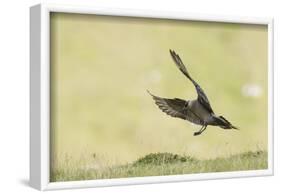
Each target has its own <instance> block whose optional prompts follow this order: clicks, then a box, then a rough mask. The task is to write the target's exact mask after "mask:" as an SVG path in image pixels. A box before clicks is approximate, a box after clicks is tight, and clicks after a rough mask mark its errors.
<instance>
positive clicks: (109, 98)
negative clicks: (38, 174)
mask: <svg viewBox="0 0 281 194" xmlns="http://www.w3.org/2000/svg"><path fill="white" fill-rule="evenodd" d="M169 49H173V50H175V51H176V52H177V53H178V54H179V55H180V57H181V58H182V60H183V61H184V63H185V64H186V65H187V68H188V70H189V71H190V74H191V75H192V77H193V78H194V79H195V80H197V82H198V83H199V84H200V85H201V86H202V88H203V89H204V91H205V92H206V94H207V96H208V98H209V100H210V102H211V105H212V107H213V109H214V111H215V113H216V114H218V115H223V116H224V117H225V118H227V119H228V120H230V121H231V122H232V123H233V124H234V125H236V126H238V127H239V128H240V131H236V130H223V129H221V128H218V127H212V126H209V127H208V128H207V130H206V131H205V132H204V133H203V134H202V135H201V136H198V137H194V136H193V132H195V131H196V130H198V129H199V128H200V126H196V125H192V124H191V123H189V122H187V121H183V120H180V119H176V118H172V117H168V116H166V115H165V114H164V113H162V112H161V111H160V110H159V109H158V107H157V106H156V105H155V104H154V102H153V100H152V98H151V97H150V96H149V95H148V94H147V92H146V90H147V89H149V90H150V91H151V92H152V93H153V94H155V95H158V96H161V97H169V98H174V97H178V98H182V99H194V98H196V97H197V94H196V91H195V89H194V87H193V85H192V84H191V82H190V81H188V80H187V79H186V78H185V77H184V76H183V75H182V74H181V72H180V71H179V70H178V69H177V68H176V66H175V64H174V63H173V61H172V59H171V57H170V54H169ZM267 57H268V56H267V26H265V25H249V24H247V25H246V24H230V23H214V22H193V21H179V20H165V19H145V18H133V17H111V16H96V15H80V14H67V13H52V14H51V126H52V127H51V128H52V129H51V158H52V167H53V168H58V166H60V165H61V163H63V162H65V158H71V160H73V161H80V160H83V161H85V162H86V163H87V161H88V162H89V165H91V164H90V163H91V160H88V159H87V158H90V157H98V158H99V161H100V164H101V165H108V166H111V165H116V164H123V163H127V162H132V161H133V160H136V159H137V158H139V157H141V156H144V155H146V154H148V153H154V152H172V153H178V154H185V155H191V156H194V157H197V158H215V157H218V156H228V155H231V154H235V153H240V152H244V151H248V150H258V149H263V150H267V131H268V129H267V122H268V121H267V109H268V107H267ZM81 158H82V159H81ZM78 163H79V162H78Z"/></svg>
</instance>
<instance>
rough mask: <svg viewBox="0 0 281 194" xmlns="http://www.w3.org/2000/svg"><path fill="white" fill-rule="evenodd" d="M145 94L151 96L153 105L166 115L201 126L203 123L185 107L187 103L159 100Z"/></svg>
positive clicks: (178, 100) (176, 100)
mask: <svg viewBox="0 0 281 194" xmlns="http://www.w3.org/2000/svg"><path fill="white" fill-rule="evenodd" d="M147 92H148V93H149V94H150V95H151V96H152V98H153V100H154V101H155V104H156V105H157V106H158V107H159V108H160V109H161V110H162V111H163V112H164V113H166V114H167V115H170V116H172V117H177V118H181V119H184V120H188V121H190V122H192V123H195V124H202V122H203V121H201V119H200V118H199V117H198V116H197V115H196V114H194V113H193V112H192V111H191V110H190V109H189V108H188V107H187V106H186V103H187V101H185V100H182V99H179V98H174V99H168V98H161V97H158V96H155V95H153V94H151V93H150V92H149V91H147Z"/></svg>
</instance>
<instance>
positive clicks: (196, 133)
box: [193, 125, 207, 136]
mask: <svg viewBox="0 0 281 194" xmlns="http://www.w3.org/2000/svg"><path fill="white" fill-rule="evenodd" d="M206 128H207V125H203V126H202V128H201V129H200V130H199V131H197V132H195V133H194V134H193V135H194V136H197V135H200V134H201V133H202V132H203V131H205V129H206Z"/></svg>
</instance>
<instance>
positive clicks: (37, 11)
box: [30, 4, 274, 190]
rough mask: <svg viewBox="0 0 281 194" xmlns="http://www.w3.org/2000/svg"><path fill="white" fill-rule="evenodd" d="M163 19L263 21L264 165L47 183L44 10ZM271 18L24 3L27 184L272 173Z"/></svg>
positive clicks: (107, 182) (47, 78)
mask: <svg viewBox="0 0 281 194" xmlns="http://www.w3.org/2000/svg"><path fill="white" fill-rule="evenodd" d="M51 12H67V13H81V14H96V15H111V16H133V17H146V18H165V19H179V20H193V21H210V22H227V23H245V24H263V25H267V26H268V169H265V170H249V171H235V172H218V173H202V174H186V175H171V176H152V177H134V178H118V179H99V180H87V181H68V182H50V181H49V180H50V179H49V177H50V134H49V133H50V52H49V49H50V33H49V31H50V13H51ZM273 79H274V78H273V19H272V18H253V17H229V16H215V15H202V14H189V13H185V12H166V11H165V12H163V11H159V10H158V11H149V10H131V9H130V10H128V9H117V8H112V7H111V8H109V7H107V8H101V7H91V8H90V7H80V6H65V5H54V4H52V5H51V4H40V5H35V6H33V7H31V8H30V185H31V186H32V187H34V188H36V189H39V190H54V189H66V188H86V187H102V186H117V185H132V184H148V183H165V182H177V181H192V180H207V179H222V178H238V177H252V176H268V175H273V132H274V129H273V121H274V115H273V103H274V97H273V87H274V85H273Z"/></svg>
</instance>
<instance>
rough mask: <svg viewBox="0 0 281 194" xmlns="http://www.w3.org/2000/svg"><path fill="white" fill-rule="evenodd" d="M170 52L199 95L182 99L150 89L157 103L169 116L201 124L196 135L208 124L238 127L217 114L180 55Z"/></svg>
mask: <svg viewBox="0 0 281 194" xmlns="http://www.w3.org/2000/svg"><path fill="white" fill-rule="evenodd" d="M170 54H171V56H172V59H173V61H174V62H175V64H176V65H177V67H178V69H179V70H180V71H181V72H182V73H183V74H184V75H185V77H187V78H188V79H189V80H190V81H191V82H192V84H193V85H194V87H195V89H196V92H197V95H198V96H197V99H194V100H182V99H179V98H174V99H169V98H161V97H158V96H155V95H153V94H151V93H150V92H149V91H148V93H149V94H150V95H151V96H152V98H153V99H154V101H155V104H156V105H157V106H158V107H159V108H160V109H161V110H162V111H163V112H165V113H166V114H167V115H169V116H172V117H176V118H180V119H184V120H187V121H189V122H191V123H194V124H196V125H201V126H202V127H201V128H200V130H199V131H197V132H195V133H194V134H193V135H194V136H197V135H200V134H201V133H202V132H203V131H205V130H206V128H207V126H208V125H213V126H218V127H221V128H223V129H238V128H237V127H235V126H233V125H232V124H231V123H230V122H229V121H228V120H226V119H225V118H224V117H223V116H217V115H216V114H215V113H214V111H213V109H212V107H211V104H210V102H209V100H208V98H207V95H206V94H205V92H204V91H203V89H202V88H201V87H200V86H199V84H198V83H197V82H196V81H195V80H194V79H193V78H192V77H191V76H190V74H189V73H188V71H187V69H186V67H185V65H184V63H183V62H182V60H181V58H180V57H179V55H177V54H176V53H175V51H173V50H170Z"/></svg>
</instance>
